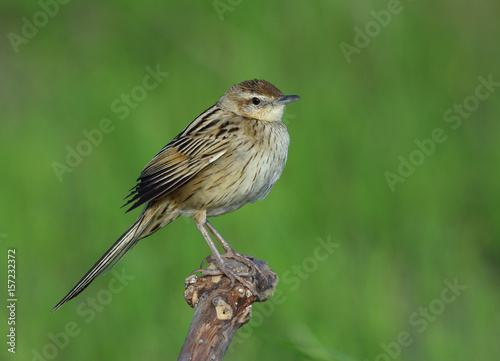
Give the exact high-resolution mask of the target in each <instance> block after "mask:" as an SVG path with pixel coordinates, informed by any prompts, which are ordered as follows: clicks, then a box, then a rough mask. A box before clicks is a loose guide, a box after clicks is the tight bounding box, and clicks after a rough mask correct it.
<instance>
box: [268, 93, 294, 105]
mask: <svg viewBox="0 0 500 361" xmlns="http://www.w3.org/2000/svg"><path fill="white" fill-rule="evenodd" d="M299 99H300V97H299V96H298V95H282V96H280V98H279V99H278V100H275V101H274V102H273V105H282V104H288V103H291V102H294V101H296V100H299Z"/></svg>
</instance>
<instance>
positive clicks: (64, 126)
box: [0, 0, 500, 361]
mask: <svg viewBox="0 0 500 361" xmlns="http://www.w3.org/2000/svg"><path fill="white" fill-rule="evenodd" d="M215 4H216V5H217V4H219V5H218V7H216V6H215V5H214V2H212V1H206V2H203V1H186V2H180V1H179V2H167V1H143V2H139V1H115V2H108V3H102V2H98V1H86V2H82V1H70V2H68V3H67V4H60V5H58V9H57V11H54V9H55V8H54V6H53V5H52V10H50V11H54V13H53V16H46V20H47V21H46V24H44V15H43V14H40V12H41V11H42V7H41V5H40V4H39V3H37V2H27V1H24V2H19V1H3V2H2V4H1V5H0V6H1V8H0V35H1V36H2V40H1V42H0V65H1V66H0V79H1V80H0V117H1V132H0V149H1V158H0V169H1V170H2V174H1V176H0V192H1V197H0V198H1V207H0V233H1V239H0V240H1V243H0V246H1V249H2V255H1V257H0V259H1V261H0V267H1V272H0V274H2V275H4V276H2V281H1V284H2V285H3V286H2V289H4V290H5V289H6V285H7V282H6V279H7V276H6V275H7V271H6V270H7V266H6V258H7V249H8V248H12V247H14V248H16V250H17V279H16V281H17V298H18V302H17V319H16V321H17V323H16V332H17V353H16V355H10V353H8V352H7V350H6V349H7V345H6V343H5V341H6V339H7V338H6V337H5V336H2V337H3V341H2V343H1V344H2V345H3V346H2V350H1V351H0V352H1V355H2V356H0V358H2V359H15V360H32V359H37V358H34V357H35V356H34V355H35V354H37V353H39V354H40V355H41V357H42V358H38V360H40V359H42V360H43V359H45V360H53V359H56V360H172V359H176V357H177V355H178V352H179V350H180V348H181V345H182V343H183V340H184V337H185V334H186V332H187V329H188V326H189V322H190V319H191V316H192V309H191V308H189V307H188V306H187V304H186V303H185V301H184V300H183V289H184V278H185V277H187V276H188V275H189V273H190V272H191V271H192V270H193V269H195V268H197V266H198V264H199V262H200V261H201V260H202V259H203V258H204V257H205V256H207V255H208V254H209V249H208V247H207V245H206V244H205V241H204V240H203V238H202V237H201V235H200V234H199V232H198V230H197V229H196V227H195V226H194V223H193V222H192V220H189V219H179V220H177V221H176V222H174V223H173V224H171V225H169V226H168V227H166V228H164V229H162V230H161V231H159V232H157V233H156V234H154V235H153V236H151V237H149V238H147V239H145V240H144V241H141V242H140V243H139V245H138V246H137V247H135V248H134V249H133V251H132V252H130V253H129V254H127V256H126V257H125V258H124V259H123V260H122V261H121V262H120V263H119V264H118V266H117V267H116V270H117V272H119V273H120V274H121V273H123V272H124V273H125V274H126V275H128V277H129V279H128V281H127V280H125V281H124V282H125V283H127V284H126V285H123V284H121V283H119V282H118V281H112V280H113V279H117V278H116V276H115V274H113V273H109V274H107V275H106V276H101V277H99V278H98V279H97V280H96V281H95V282H94V283H93V284H92V285H91V286H90V287H89V288H88V289H87V290H85V292H84V293H83V294H81V295H80V296H79V297H78V298H76V299H74V300H72V301H71V302H70V303H68V304H66V305H64V306H63V307H62V308H61V309H60V310H59V311H57V312H52V313H51V312H50V309H51V308H52V307H53V306H54V305H55V304H56V303H57V302H58V301H59V300H60V299H61V298H62V297H63V296H64V295H65V294H66V293H67V292H68V291H69V290H70V288H71V287H72V286H73V285H74V284H75V283H76V281H78V280H79V279H80V278H81V276H83V274H84V273H85V272H86V271H87V270H88V269H89V268H90V266H92V265H93V264H94V262H95V261H96V260H97V259H98V258H99V257H100V256H101V255H102V253H103V252H104V251H105V250H106V249H107V248H108V247H109V246H110V245H111V244H112V243H113V242H114V241H115V240H116V238H117V237H118V236H119V235H120V234H121V233H122V232H123V231H124V230H125V229H126V228H127V227H128V226H129V225H130V224H131V223H132V222H133V221H134V219H135V217H136V216H137V214H138V213H139V212H138V211H134V212H131V213H127V214H124V210H123V209H120V206H121V205H122V204H123V201H122V199H123V197H124V196H126V195H127V194H128V189H129V188H130V187H132V186H133V185H134V181H135V179H136V178H137V176H138V175H139V173H140V171H141V170H142V168H143V166H144V165H145V164H146V163H147V162H148V161H149V160H150V159H151V158H152V157H153V156H154V155H155V154H156V152H157V151H158V150H160V149H161V148H162V147H163V146H164V145H165V144H166V143H167V142H168V141H170V140H171V139H172V138H173V137H174V136H175V135H177V134H178V133H179V132H180V131H181V130H182V129H183V128H184V127H185V126H186V125H187V124H188V123H189V122H190V121H191V120H192V119H193V118H194V117H196V116H197V115H198V114H199V113H201V112H202V111H203V110H205V109H206V108H208V107H209V106H211V105H212V104H213V103H215V101H216V100H217V99H218V98H219V97H220V96H221V95H222V94H223V92H224V91H225V90H226V89H227V88H228V87H229V86H230V85H232V84H234V83H238V82H240V81H243V80H247V79H252V78H262V79H266V80H268V81H270V82H272V83H273V84H275V85H276V86H277V87H278V88H279V89H281V91H283V93H285V94H298V95H300V96H301V97H302V99H301V100H300V101H298V102H296V103H293V104H290V105H288V106H287V110H286V114H285V117H284V121H285V123H286V125H287V127H288V130H289V133H290V137H291V145H290V150H289V158H288V163H287V166H286V167H285V170H284V172H283V174H282V177H281V179H280V180H279V182H278V183H277V184H276V186H275V188H274V189H273V191H272V192H271V193H270V195H269V196H268V197H267V198H266V200H265V201H264V202H258V203H256V204H253V205H247V206H246V207H243V208H242V209H241V210H238V211H237V212H234V213H232V214H228V215H225V216H223V217H219V218H217V219H214V220H213V224H214V225H215V227H217V229H218V230H219V231H220V232H221V233H222V235H223V236H224V237H225V238H226V239H227V240H228V241H229V242H230V243H231V244H232V246H233V247H234V248H235V249H236V250H238V251H239V252H241V253H245V254H253V255H255V256H256V257H257V258H260V259H265V260H267V261H268V262H269V264H270V266H271V267H272V268H273V269H274V270H275V271H276V272H277V273H278V275H280V277H281V281H280V283H279V285H278V291H277V294H276V297H275V299H272V300H271V301H269V302H268V303H267V304H256V305H255V306H254V314H255V315H254V319H253V320H252V321H251V323H250V325H246V326H244V327H243V328H242V329H240V330H239V331H238V333H237V336H236V338H235V340H234V341H233V346H234V347H233V348H232V349H231V350H230V351H228V354H227V355H226V358H225V359H226V360H255V359H265V360H272V359H274V360H349V361H352V360H393V359H398V360H473V359H475V360H494V359H498V358H499V357H500V348H499V344H498V335H499V334H500V315H499V310H498V306H499V304H500V288H499V278H500V270H499V265H500V245H499V237H500V226H499V225H500V222H499V221H498V220H499V219H500V208H499V203H500V202H499V201H500V197H499V194H500V193H499V184H500V172H499V164H500V152H499V150H498V144H499V139H500V126H499V125H498V121H499V114H500V88H499V87H498V82H500V69H499V59H500V58H499V55H500V47H499V46H498V34H499V33H500V23H499V21H498V19H499V18H500V3H499V2H498V1H495V0H491V1H480V2H469V1H463V0H462V1H452V0H447V1H430V0H427V1H401V2H400V3H398V2H395V1H394V0H392V1H359V0H356V1H340V2H337V1H307V2H306V1H303V2H299V1H272V2H271V1H234V0H233V1H231V2H230V1H228V0H221V1H220V2H218V3H215ZM221 4H222V5H221ZM224 5H225V6H226V7H225V8H224V9H221V8H220V7H221V6H224ZM49 9H50V8H49ZM387 9H389V10H391V11H392V13H391V12H389V10H387ZM224 10H225V12H222V11H224ZM47 11H49V10H47ZM388 14H390V16H389V15H388ZM34 17H35V19H33V18H34ZM23 18H26V19H27V20H28V21H30V22H33V21H37V22H38V23H39V24H40V25H43V26H39V27H38V28H37V29H38V31H37V33H36V34H35V35H34V36H31V35H30V33H29V31H28V30H27V29H25V32H26V31H28V33H27V34H28V35H30V36H31V38H26V41H27V42H23V43H18V44H17V45H16V46H13V44H12V42H11V41H10V39H12V34H11V33H13V34H17V35H18V36H23V24H24V23H25V21H24V20H23ZM376 18H378V19H379V20H378V21H379V23H380V22H381V23H382V25H380V24H379V23H378V24H379V25H377V23H376V22H375V21H377V20H376ZM358 29H359V30H358ZM360 31H361V32H363V33H364V34H365V35H364V36H363V35H359V32H360ZM366 33H369V34H371V35H366ZM9 34H11V35H10V36H9ZM355 37H356V38H355ZM9 38H10V39H9ZM18 39H19V38H18ZM355 41H356V42H357V43H355ZM342 44H343V45H342ZM347 44H348V45H350V46H352V47H354V46H355V45H356V44H358V45H359V46H358V47H356V48H355V52H352V53H351V54H350V55H349V56H346V54H345V52H343V50H342V47H341V46H344V47H346V46H348V45H347ZM352 49H353V48H351V51H352ZM15 50H17V52H16V51H15ZM147 66H149V67H151V68H156V67H159V69H160V70H161V71H162V72H168V73H169V75H168V76H167V77H166V78H165V79H164V81H163V82H161V83H160V84H158V86H157V87H156V88H155V89H154V90H151V91H147V93H146V94H145V95H144V96H143V98H144V99H141V101H140V102H137V103H136V104H135V107H134V108H132V107H131V108H129V110H130V112H129V114H128V115H127V116H126V117H122V118H124V119H120V115H123V114H124V113H119V112H116V111H113V110H112V108H111V104H112V103H113V101H115V100H116V99H120V98H121V96H122V94H130V93H131V92H132V91H133V90H134V88H135V87H137V86H140V85H141V84H142V82H143V78H144V77H145V76H146V75H147V71H146V67H147ZM479 77H483V78H484V79H488V77H490V78H491V79H493V81H494V82H496V83H497V85H494V86H492V87H491V89H490V91H487V90H485V89H486V88H484V87H482V88H481V87H480V88H478V86H480V84H481V82H480V80H479V79H480V78H479ZM478 89H479V90H478ZM135 91H136V92H139V93H136V94H141V93H140V90H137V89H136V90H135ZM476 91H479V93H477V94H479V96H480V97H482V98H484V99H479V98H478V97H477V96H476ZM486 95H487V96H488V97H486ZM464 101H465V103H466V104H465V105H464ZM465 106H466V107H468V108H469V110H468V111H465V110H462V115H458V114H459V113H455V111H456V110H457V109H458V108H457V107H462V108H463V107H465ZM464 109H466V108H464ZM447 112H448V113H447ZM446 114H448V115H449V116H454V117H455V118H448V120H450V121H449V122H447V121H446V119H445V118H446ZM103 118H107V119H110V120H111V121H112V124H113V130H112V131H111V132H109V133H106V134H103V137H102V140H101V141H100V142H99V144H97V145H94V146H93V147H92V149H91V150H90V151H89V152H88V153H89V154H88V155H86V156H84V157H83V158H82V160H81V161H80V163H79V164H78V165H76V166H74V167H70V170H71V172H65V173H63V174H62V175H61V179H58V176H57V175H56V172H55V171H54V169H53V164H54V162H58V163H61V164H64V163H65V162H66V157H67V154H68V148H67V147H70V148H71V149H77V147H78V145H79V144H81V142H82V141H84V140H85V139H86V138H85V135H84V133H82V132H83V131H84V130H87V131H92V130H93V129H96V128H98V127H99V122H100V121H101V119H103ZM439 129H441V131H440V130H439ZM433 132H438V133H439V132H441V136H440V137H438V140H440V141H441V142H440V143H436V142H434V141H433V142H432V143H431V141H425V140H426V139H431V137H432V135H433ZM416 141H417V143H418V141H420V142H423V144H424V145H426V147H427V148H426V149H427V150H426V152H427V154H425V153H423V152H422V151H421V150H420V148H419V147H418V145H417V143H416ZM80 146H81V147H82V145H80ZM82 149H83V148H82ZM400 157H402V158H403V159H404V162H406V161H410V160H412V161H413V162H414V163H416V164H417V165H416V166H414V169H413V171H412V170H411V168H408V165H406V167H405V166H401V165H400V163H401V158H400ZM398 167H399V168H400V169H399V170H398ZM386 172H391V173H393V174H395V175H397V174H398V173H399V172H402V173H403V176H401V175H399V176H400V177H401V178H399V180H400V181H401V180H404V182H400V181H398V182H396V183H395V184H393V188H392V189H391V187H390V185H389V184H388V182H387V180H386V174H387V173H386ZM410 173H411V174H410ZM318 239H320V240H321V241H322V242H323V243H325V242H326V243H328V242H330V243H333V244H334V246H333V247H332V248H331V249H330V251H331V253H326V251H325V250H324V249H322V248H318V247H320V244H321V242H319V241H318ZM454 283H457V284H459V285H461V286H459V288H458V289H455V293H453V290H450V286H449V284H454ZM119 285H122V286H123V287H118V286H119ZM111 286H113V287H111ZM110 287H111V288H110ZM111 290H112V291H113V292H114V293H112V292H111ZM4 294H5V293H4V292H2V295H4ZM110 295H111V298H110V297H108V296H110ZM96 297H97V298H96ZM99 297H100V298H99ZM92 298H96V299H97V301H95V302H96V303H95V304H94V306H92V303H91V302H92V301H91V299H92ZM4 299H5V301H4V304H6V303H7V301H6V299H7V295H5V297H4ZM79 307H80V311H81V312H78V309H79ZM93 307H95V308H93ZM4 310H5V308H4ZM91 310H94V311H91ZM83 311H85V312H83ZM6 322H7V321H6V320H5V321H2V324H1V330H2V332H1V334H2V335H6V334H7V332H8V331H7V324H6ZM63 333H64V334H63ZM68 333H69V334H70V335H67V334H68ZM398 342H399V343H400V346H396V343H398ZM58 343H59V346H57V344H58ZM4 355H6V356H4Z"/></svg>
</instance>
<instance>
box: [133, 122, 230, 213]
mask: <svg viewBox="0 0 500 361" xmlns="http://www.w3.org/2000/svg"><path fill="white" fill-rule="evenodd" d="M213 125H214V126H215V124H213ZM198 129H201V128H198ZM206 130H207V129H206V128H205V129H203V132H196V131H195V132H191V133H190V134H189V135H185V132H186V130H185V131H184V132H182V133H181V134H180V135H179V136H177V137H176V138H175V139H174V140H172V141H171V142H170V143H169V144H167V145H166V146H165V147H164V148H163V149H162V150H161V151H160V152H159V153H158V154H157V155H156V156H155V157H154V158H153V159H152V160H151V162H149V163H148V164H147V165H146V167H145V168H144V170H143V171H142V173H141V175H140V176H139V178H138V179H137V181H138V183H137V185H136V186H135V187H134V188H132V189H131V193H130V195H129V196H128V197H127V198H129V197H132V198H131V199H130V200H129V201H128V202H127V203H126V204H125V205H124V207H125V206H127V205H129V204H130V203H133V204H132V206H131V207H130V208H129V209H128V210H127V212H128V211H131V210H132V209H134V208H137V207H139V206H140V205H142V204H144V203H147V202H149V201H151V200H154V199H156V198H159V197H162V196H164V195H166V194H168V193H170V192H172V191H174V190H176V189H178V188H179V187H181V186H182V185H184V184H185V183H187V182H188V181H189V180H191V179H192V178H193V177H194V176H195V175H196V174H197V173H199V172H200V171H201V170H202V169H204V168H205V167H207V166H208V165H209V164H211V163H212V162H214V161H216V160H217V159H218V158H220V157H221V156H222V155H223V154H224V153H225V152H226V151H227V149H228V146H229V142H228V140H227V139H225V138H224V137H214V136H213V135H212V136H211V137H210V136H209V134H207V132H206ZM212 134H213V133H212ZM134 202H135V203H134Z"/></svg>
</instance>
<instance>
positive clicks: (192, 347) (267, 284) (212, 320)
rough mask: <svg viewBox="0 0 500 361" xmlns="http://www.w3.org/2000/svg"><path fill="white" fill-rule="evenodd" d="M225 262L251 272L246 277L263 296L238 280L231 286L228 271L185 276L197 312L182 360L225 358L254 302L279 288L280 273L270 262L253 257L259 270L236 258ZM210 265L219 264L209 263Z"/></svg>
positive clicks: (188, 296) (187, 292) (211, 267)
mask: <svg viewBox="0 0 500 361" xmlns="http://www.w3.org/2000/svg"><path fill="white" fill-rule="evenodd" d="M225 262H226V264H227V265H228V266H229V267H230V268H232V269H234V270H236V271H238V272H246V273H252V274H251V276H249V277H245V278H246V279H247V280H248V281H250V283H252V284H253V286H254V287H255V289H256V290H257V292H258V293H259V294H260V300H258V299H257V297H256V296H255V295H253V294H252V293H251V292H250V291H249V290H248V289H247V288H245V287H244V285H242V284H241V283H240V282H238V280H235V284H234V287H233V288H232V289H231V290H229V289H230V288H231V280H230V279H229V278H228V277H226V276H225V275H217V276H202V277H198V276H196V275H191V276H189V277H188V278H186V288H185V290H184V298H185V299H186V302H187V303H188V304H189V305H190V306H191V307H193V308H194V315H193V319H192V320H191V325H190V326H189V331H188V334H187V336H186V339H185V341H184V345H183V346H182V349H181V352H180V355H179V358H178V360H179V361H187V360H190V361H198V360H203V361H205V360H214V361H215V360H222V358H223V357H224V355H225V353H226V351H227V348H228V347H229V344H230V343H231V340H232V339H233V336H234V334H235V333H236V331H237V330H238V328H240V327H241V326H243V325H244V324H246V323H247V322H248V321H249V320H250V318H251V317H252V304H253V303H254V302H256V301H257V302H264V301H266V300H267V299H268V298H269V297H271V295H272V294H273V293H274V290H275V289H276V285H277V284H278V276H277V275H276V273H275V272H274V271H273V270H271V269H270V268H269V266H268V265H267V262H265V261H261V260H256V259H254V260H253V261H252V263H253V265H254V266H255V268H256V269H258V271H257V272H251V270H250V269H249V267H248V266H247V265H245V264H243V263H240V262H238V261H235V260H233V259H226V260H225ZM207 269H208V270H214V269H216V268H215V266H214V265H213V263H210V264H209V265H208V266H207ZM259 271H260V272H259Z"/></svg>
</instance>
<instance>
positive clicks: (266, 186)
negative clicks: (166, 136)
mask: <svg viewBox="0 0 500 361" xmlns="http://www.w3.org/2000/svg"><path fill="white" fill-rule="evenodd" d="M298 99H300V97H299V96H298V95H283V93H282V92H281V91H280V90H279V89H278V88H276V87H275V86H274V85H273V84H271V83H269V82H267V81H265V80H260V79H253V80H246V81H243V82H241V83H238V84H235V85H233V86H231V87H229V88H228V89H227V90H226V92H225V93H224V94H223V95H222V96H221V97H220V98H219V100H218V101H217V102H216V103H215V105H213V106H211V107H210V108H208V109H207V110H205V111H204V112H203V113H201V114H200V115H199V116H198V117H196V118H195V119H194V120H193V121H192V122H191V123H190V124H189V125H188V126H187V127H186V128H185V129H184V130H183V131H182V132H181V133H180V134H179V135H177V136H176V137H175V138H174V139H173V140H172V141H170V142H169V143H168V144H167V145H166V146H165V147H163V148H162V149H161V150H160V151H159V152H158V153H157V154H156V155H155V156H154V157H153V159H152V160H151V161H150V162H149V163H148V164H147V165H146V166H145V167H144V169H143V170H142V172H141V173H140V176H139V178H138V179H137V183H136V185H135V187H133V188H132V189H131V190H130V191H131V192H130V194H129V195H128V196H127V197H126V198H125V199H128V201H127V203H126V204H125V205H124V206H123V207H126V206H128V207H129V208H128V210H127V212H129V211H131V210H133V209H135V208H137V207H140V206H142V205H144V208H143V210H142V212H141V213H140V215H139V216H138V218H137V220H136V221H135V222H134V223H133V224H132V225H131V226H130V227H129V228H128V229H127V230H126V231H125V233H123V235H122V236H121V237H120V238H118V240H117V241H116V242H115V243H114V244H113V245H112V246H111V248H109V250H108V251H106V253H105V254H104V255H103V256H102V257H101V258H100V259H99V260H98V261H97V262H96V263H95V265H94V266H93V267H92V268H91V269H90V270H89V271H88V272H87V273H86V274H85V276H83V278H82V279H81V280H80V281H79V282H78V283H77V284H76V285H75V286H74V287H73V289H71V291H70V292H69V293H68V294H67V295H66V296H65V297H64V298H63V299H62V300H61V301H60V302H59V303H57V305H56V306H55V307H54V308H53V309H52V311H55V310H57V309H59V308H60V307H61V306H62V305H63V304H65V303H66V302H67V301H69V300H71V299H72V298H74V297H76V296H77V295H78V294H80V293H81V292H82V291H83V290H84V289H85V288H86V287H87V286H88V285H89V284H90V283H91V282H92V281H93V280H94V279H95V278H96V277H98V276H99V275H101V274H102V273H103V272H104V271H105V270H108V271H109V270H110V269H111V268H112V267H114V266H115V265H116V263H117V262H118V261H120V260H121V258H122V257H123V256H124V255H125V253H127V252H128V251H129V250H131V249H132V247H134V246H135V245H136V244H137V242H138V241H139V240H141V239H143V238H145V237H147V236H149V235H151V234H153V233H155V232H156V231H158V230H159V229H160V228H162V227H164V226H166V225H167V224H169V223H171V222H173V221H174V220H176V219H177V218H179V217H180V216H185V217H190V218H192V219H193V220H194V223H195V225H196V227H197V228H198V230H199V231H200V232H201V234H202V236H203V238H204V239H205V240H206V242H207V243H208V245H209V247H210V249H211V251H212V253H213V257H214V260H215V262H216V264H217V269H218V270H219V272H220V274H225V275H227V276H228V277H230V278H231V281H232V282H233V284H234V279H235V278H236V279H238V280H240V281H241V282H244V281H245V280H244V279H242V278H241V277H239V275H238V274H237V273H236V272H235V271H234V270H232V269H231V268H229V267H228V266H227V264H226V262H225V261H224V258H225V257H227V258H234V259H238V260H240V261H243V262H244V261H245V260H248V256H243V255H241V254H239V253H237V252H235V251H234V250H233V249H232V248H231V246H230V245H229V243H228V242H226V241H225V240H224V239H223V238H222V236H221V235H220V234H219V233H218V232H217V230H216V229H215V228H214V227H213V225H212V224H211V223H210V222H209V221H208V220H207V218H209V217H210V218H211V217H217V216H221V215H224V214H227V213H230V212H233V211H235V210H237V209H239V208H241V207H242V206H244V205H245V204H247V203H253V202H255V201H257V200H262V199H264V198H265V197H266V196H267V194H268V193H269V192H270V190H271V188H272V187H273V186H274V184H275V183H276V181H277V180H278V178H280V176H281V173H282V170H283V168H284V166H285V162H286V160H287V154H288V146H289V143H290V138H289V135H288V131H287V128H286V125H285V124H284V123H283V121H282V119H281V118H282V115H283V112H284V109H285V106H286V105H287V104H288V103H291V102H294V101H296V100H298ZM207 229H208V231H210V232H211V233H212V234H213V236H214V237H215V238H216V239H217V241H218V242H219V243H220V244H221V246H222V248H223V249H224V251H225V253H224V255H223V256H221V254H220V253H219V251H218V249H217V247H216V246H215V244H214V242H213V240H212V239H211V237H210V235H209V233H208V231H207ZM250 257H251V256H250ZM202 266H203V263H202ZM247 284H248V282H247ZM248 287H249V288H251V285H250V286H248ZM252 291H253V292H255V290H252Z"/></svg>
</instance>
